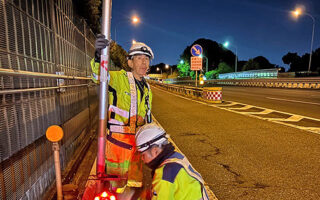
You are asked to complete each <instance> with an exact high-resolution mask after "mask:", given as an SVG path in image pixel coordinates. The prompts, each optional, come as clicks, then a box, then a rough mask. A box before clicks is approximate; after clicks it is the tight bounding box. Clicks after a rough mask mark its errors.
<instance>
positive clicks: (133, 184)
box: [127, 180, 142, 187]
mask: <svg viewBox="0 0 320 200" xmlns="http://www.w3.org/2000/svg"><path fill="white" fill-rule="evenodd" d="M127 186H128V187H142V182H140V181H134V180H128V182H127Z"/></svg>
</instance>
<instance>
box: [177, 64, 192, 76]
mask: <svg viewBox="0 0 320 200" xmlns="http://www.w3.org/2000/svg"><path fill="white" fill-rule="evenodd" d="M177 68H178V71H179V76H180V77H186V76H189V75H190V72H191V70H190V64H189V61H188V60H184V62H183V63H179V64H178V65H177Z"/></svg>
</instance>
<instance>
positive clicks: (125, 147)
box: [107, 135, 132, 150]
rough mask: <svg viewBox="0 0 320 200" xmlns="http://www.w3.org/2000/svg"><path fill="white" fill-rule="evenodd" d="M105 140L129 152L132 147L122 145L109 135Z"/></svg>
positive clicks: (125, 144) (122, 143)
mask: <svg viewBox="0 0 320 200" xmlns="http://www.w3.org/2000/svg"><path fill="white" fill-rule="evenodd" d="M107 140H108V141H110V142H111V143H113V144H115V145H117V146H119V147H122V148H124V149H129V150H131V149H132V145H130V144H127V143H124V142H121V141H119V140H117V139H114V138H113V137H112V136H111V135H107Z"/></svg>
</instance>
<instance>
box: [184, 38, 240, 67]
mask: <svg viewBox="0 0 320 200" xmlns="http://www.w3.org/2000/svg"><path fill="white" fill-rule="evenodd" d="M194 44H199V45H201V47H202V49H203V55H204V56H206V57H207V58H208V71H210V70H214V69H216V68H217V66H218V65H219V63H221V62H225V63H227V64H228V65H229V66H232V67H233V68H234V59H235V54H234V53H233V52H232V51H230V50H228V49H226V48H224V47H223V45H222V44H219V43H217V42H216V41H212V40H210V39H204V38H200V39H198V40H196V41H194V42H193V43H192V44H191V45H190V46H187V47H186V48H185V49H184V51H183V53H182V54H181V55H180V60H184V61H188V62H189V61H190V57H191V53H190V49H191V47H192V46H193V45H194ZM204 67H205V65H204Z"/></svg>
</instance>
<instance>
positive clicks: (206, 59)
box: [200, 54, 208, 73]
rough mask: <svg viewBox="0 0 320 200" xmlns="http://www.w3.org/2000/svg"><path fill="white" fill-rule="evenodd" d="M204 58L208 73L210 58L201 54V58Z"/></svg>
mask: <svg viewBox="0 0 320 200" xmlns="http://www.w3.org/2000/svg"><path fill="white" fill-rule="evenodd" d="M203 57H204V58H205V59H206V73H207V72H208V58H207V57H206V56H204V55H202V54H201V55H200V58H203Z"/></svg>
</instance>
